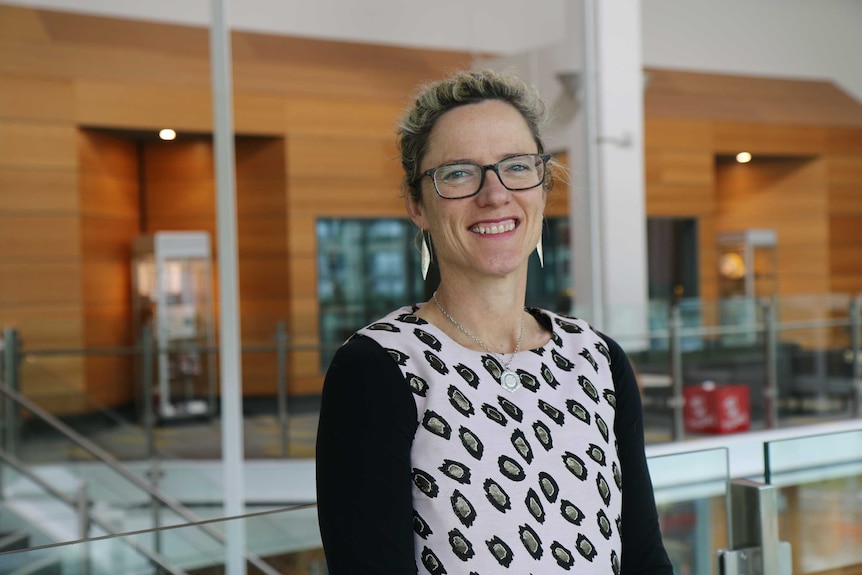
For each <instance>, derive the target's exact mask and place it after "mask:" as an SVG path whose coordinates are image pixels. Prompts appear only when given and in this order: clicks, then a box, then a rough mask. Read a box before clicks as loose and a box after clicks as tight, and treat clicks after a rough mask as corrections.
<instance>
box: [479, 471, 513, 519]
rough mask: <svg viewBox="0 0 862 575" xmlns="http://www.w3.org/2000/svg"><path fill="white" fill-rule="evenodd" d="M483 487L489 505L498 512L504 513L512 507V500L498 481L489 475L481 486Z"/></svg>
mask: <svg viewBox="0 0 862 575" xmlns="http://www.w3.org/2000/svg"><path fill="white" fill-rule="evenodd" d="M482 487H483V488H484V489H485V497H487V498H488V501H490V502H491V505H493V506H494V508H495V509H496V510H497V511H499V512H500V513H505V512H506V511H508V510H510V509H511V508H512V500H511V499H510V498H509V494H508V493H506V490H505V489H503V488H502V487H501V486H500V484H499V483H497V482H496V481H494V480H493V479H491V478H490V477H489V478H488V479H486V480H485V483H484V485H483V486H482Z"/></svg>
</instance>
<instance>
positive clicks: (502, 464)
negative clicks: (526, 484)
mask: <svg viewBox="0 0 862 575" xmlns="http://www.w3.org/2000/svg"><path fill="white" fill-rule="evenodd" d="M497 465H498V466H499V468H500V473H502V474H503V477H505V478H506V479H511V480H512V481H523V480H524V479H526V477H527V475H526V474H525V473H524V468H523V467H521V464H520V463H518V462H517V461H515V460H514V459H512V458H511V457H509V456H508V455H501V456H500V458H499V459H498V460H497Z"/></svg>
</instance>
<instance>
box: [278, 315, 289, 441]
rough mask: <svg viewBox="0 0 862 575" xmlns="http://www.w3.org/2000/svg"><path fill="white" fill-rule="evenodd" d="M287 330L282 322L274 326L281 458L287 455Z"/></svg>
mask: <svg viewBox="0 0 862 575" xmlns="http://www.w3.org/2000/svg"><path fill="white" fill-rule="evenodd" d="M287 340H288V336H287V330H286V329H285V327H284V322H283V321H280V322H278V323H277V324H276V326H275V352H276V360H277V372H276V386H277V387H278V425H279V429H280V431H281V435H280V437H281V456H282V457H288V455H289V451H290V449H289V446H290V443H289V436H288V415H287Z"/></svg>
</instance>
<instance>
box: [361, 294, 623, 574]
mask: <svg viewBox="0 0 862 575" xmlns="http://www.w3.org/2000/svg"><path fill="white" fill-rule="evenodd" d="M414 311H415V308H412V307H404V308H401V309H399V310H396V311H394V312H393V313H391V314H389V315H388V316H386V317H384V318H382V319H381V320H379V321H377V322H375V323H373V324H371V325H369V326H367V327H366V328H363V329H362V330H360V331H359V332H358V333H359V334H360V335H364V336H367V337H368V338H371V339H373V340H374V341H376V342H377V343H378V344H379V345H380V346H382V347H383V348H384V349H385V350H386V351H387V352H388V353H389V355H390V357H391V358H392V359H393V360H394V361H395V362H396V363H397V365H398V367H399V369H400V370H401V372H402V375H403V377H404V379H405V381H406V382H407V383H408V384H409V386H410V388H411V390H412V393H413V399H414V401H415V404H416V416H417V428H416V432H415V435H414V437H413V441H412V447H411V450H410V465H411V466H412V479H413V486H412V493H413V514H414V516H413V526H414V533H415V534H414V549H415V554H416V564H417V566H421V567H420V571H421V570H422V569H424V570H425V572H427V573H430V574H432V575H436V574H442V573H450V574H457V573H464V574H467V573H476V574H480V573H481V574H485V575H487V574H491V573H499V572H501V571H502V570H504V569H507V570H509V571H511V572H514V573H520V574H526V573H535V574H542V575H545V574H551V573H557V572H564V571H571V570H574V571H576V572H577V573H597V574H598V573H601V574H611V573H613V574H619V573H620V557H621V537H620V531H621V523H622V519H621V516H622V512H621V509H622V494H621V489H622V473H621V466H620V462H619V459H618V455H617V449H616V437H615V434H614V418H615V409H616V395H615V389H614V381H613V377H612V374H611V365H610V361H611V355H610V353H609V350H608V346H607V344H606V342H605V340H604V339H603V338H602V337H601V336H600V335H599V334H597V333H596V332H595V331H593V330H592V329H591V328H590V326H589V325H588V324H587V323H586V322H584V321H582V320H577V319H571V318H566V317H562V316H559V315H556V314H553V313H551V312H546V311H541V312H538V311H533V313H537V314H543V315H545V316H546V317H547V318H548V319H549V320H550V324H551V326H552V336H551V340H550V341H549V342H548V343H547V344H546V345H545V346H543V347H541V348H537V349H533V350H528V351H523V352H520V353H518V354H517V355H516V356H515V357H514V359H513V361H512V362H511V364H510V366H509V367H510V369H512V370H514V371H516V372H517V374H518V375H519V377H520V383H521V386H520V387H519V388H517V389H516V390H515V391H514V392H509V391H507V390H506V389H504V388H503V387H501V386H500V382H499V380H500V374H501V373H502V365H501V363H500V361H499V360H498V358H497V357H494V356H492V355H490V354H488V353H485V352H477V351H473V350H470V349H467V348H464V347H463V346H461V345H460V344H458V343H456V342H454V341H453V340H451V339H450V338H449V337H448V336H447V335H446V334H445V333H443V332H442V331H441V330H439V329H437V328H436V327H435V326H434V325H432V324H430V323H428V322H426V321H424V320H422V319H420V318H418V317H417V316H416V315H414Z"/></svg>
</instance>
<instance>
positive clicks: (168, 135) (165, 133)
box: [159, 128, 177, 141]
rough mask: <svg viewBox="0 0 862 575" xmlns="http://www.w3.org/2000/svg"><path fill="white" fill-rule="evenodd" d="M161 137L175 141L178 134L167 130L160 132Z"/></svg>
mask: <svg viewBox="0 0 862 575" xmlns="http://www.w3.org/2000/svg"><path fill="white" fill-rule="evenodd" d="M159 137H160V138H161V139H163V140H168V141H170V140H174V139H176V137H177V133H176V132H175V131H173V130H171V129H170V128H165V129H164V130H159Z"/></svg>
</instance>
